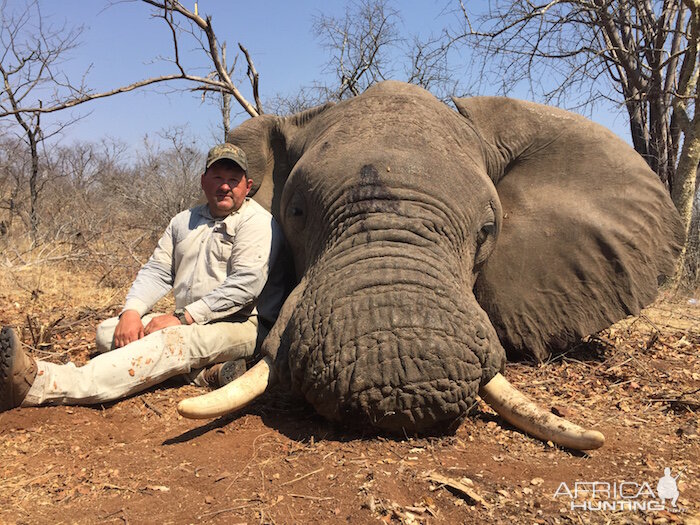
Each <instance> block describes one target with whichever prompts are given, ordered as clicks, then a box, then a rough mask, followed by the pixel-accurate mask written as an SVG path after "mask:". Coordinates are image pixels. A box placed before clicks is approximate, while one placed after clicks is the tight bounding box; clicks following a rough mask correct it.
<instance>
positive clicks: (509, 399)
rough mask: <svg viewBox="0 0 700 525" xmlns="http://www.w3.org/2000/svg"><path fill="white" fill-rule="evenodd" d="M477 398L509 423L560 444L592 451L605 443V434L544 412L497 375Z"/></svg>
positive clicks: (545, 439) (482, 389)
mask: <svg viewBox="0 0 700 525" xmlns="http://www.w3.org/2000/svg"><path fill="white" fill-rule="evenodd" d="M479 395H480V396H481V398H482V399H483V400H484V401H485V402H486V403H488V404H489V406H490V407H491V408H493V409H494V410H495V411H496V412H498V414H499V415H500V416H501V417H502V418H503V419H505V420H506V421H508V422H509V423H511V424H512V425H513V426H515V427H517V428H519V429H520V430H523V431H525V432H527V433H528V434H530V435H532V436H535V437H537V438H540V439H542V440H544V441H552V442H554V443H556V444H557V445H561V446H562V447H566V448H571V449H574V450H593V449H596V448H600V447H602V446H603V443H605V436H603V434H601V433H600V432H598V431H596V430H586V429H585V428H581V427H580V426H578V425H576V424H574V423H571V422H570V421H567V420H566V419H563V418H561V417H558V416H555V415H554V414H552V413H551V412H547V411H545V410H543V409H542V408H540V407H539V406H537V405H536V404H535V403H533V402H532V401H530V400H529V399H528V398H527V397H525V396H524V395H523V394H522V393H520V392H519V391H518V390H516V389H515V387H514V386H513V385H511V384H510V383H509V382H508V380H507V379H506V378H505V377H503V376H502V375H501V374H496V375H495V376H494V377H493V379H491V381H489V382H488V383H487V384H486V385H485V386H483V387H481V390H480V391H479Z"/></svg>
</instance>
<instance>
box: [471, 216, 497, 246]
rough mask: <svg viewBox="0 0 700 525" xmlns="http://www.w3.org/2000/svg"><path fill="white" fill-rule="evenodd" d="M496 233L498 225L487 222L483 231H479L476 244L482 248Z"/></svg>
mask: <svg viewBox="0 0 700 525" xmlns="http://www.w3.org/2000/svg"><path fill="white" fill-rule="evenodd" d="M495 233H496V223H495V222H487V223H486V224H484V225H483V226H482V227H481V229H480V230H479V233H478V234H477V236H476V243H477V244H478V245H479V246H481V245H482V244H484V243H485V242H486V239H488V238H489V237H490V236H491V235H494V234H495Z"/></svg>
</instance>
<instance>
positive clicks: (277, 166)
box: [226, 102, 333, 221]
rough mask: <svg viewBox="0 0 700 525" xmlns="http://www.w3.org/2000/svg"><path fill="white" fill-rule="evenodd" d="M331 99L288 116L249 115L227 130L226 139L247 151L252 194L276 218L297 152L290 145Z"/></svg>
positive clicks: (326, 106) (297, 155)
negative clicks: (249, 116)
mask: <svg viewBox="0 0 700 525" xmlns="http://www.w3.org/2000/svg"><path fill="white" fill-rule="evenodd" d="M331 106H333V103H330V102H329V103H326V104H324V105H321V106H317V107H314V108H311V109H308V110H306V111H302V112H300V113H297V114H295V115H291V116H289V117H278V116H274V115H261V116H259V117H254V118H251V119H249V120H247V121H245V122H244V123H243V124H241V125H240V126H238V127H237V128H235V129H234V130H233V131H231V132H230V133H229V134H228V137H227V138H226V140H227V142H230V143H232V144H235V145H236V146H238V147H239V148H241V149H242V150H243V151H245V153H246V158H247V160H248V175H249V176H250V178H252V179H253V188H252V190H251V193H250V194H251V196H254V197H255V200H256V201H257V202H258V203H260V204H261V205H262V206H263V207H264V208H265V209H267V210H268V211H269V212H270V213H272V215H273V216H274V217H275V218H276V219H277V220H278V221H279V220H280V216H279V206H280V199H281V196H282V190H283V189H284V184H285V182H286V180H287V177H288V176H289V173H290V172H291V170H292V168H293V167H294V164H295V163H296V161H297V160H298V158H299V156H300V153H299V152H293V151H290V148H289V145H290V144H291V143H292V142H293V138H294V136H295V135H296V134H297V133H299V132H300V131H301V130H302V129H303V128H304V127H305V126H306V125H307V124H308V123H309V122H310V121H311V120H312V119H313V118H314V117H315V116H316V115H318V114H319V113H322V112H323V111H325V110H326V109H328V108H329V107H331Z"/></svg>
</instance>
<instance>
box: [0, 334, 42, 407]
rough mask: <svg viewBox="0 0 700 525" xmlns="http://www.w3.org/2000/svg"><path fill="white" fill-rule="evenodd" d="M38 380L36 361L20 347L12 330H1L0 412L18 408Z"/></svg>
mask: <svg viewBox="0 0 700 525" xmlns="http://www.w3.org/2000/svg"><path fill="white" fill-rule="evenodd" d="M35 378H36V361H35V360H34V358H32V357H29V356H28V355H27V354H26V353H25V352H24V350H22V348H21V347H20V344H19V341H18V340H17V336H16V335H15V332H14V331H13V330H12V328H9V327H5V328H3V329H2V330H0V412H4V411H5V410H10V409H11V408H17V407H18V406H20V405H21V404H22V401H24V398H25V397H27V393H28V392H29V389H30V388H31V386H32V383H34V379H35Z"/></svg>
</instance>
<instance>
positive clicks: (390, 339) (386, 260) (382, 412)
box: [281, 230, 504, 433]
mask: <svg viewBox="0 0 700 525" xmlns="http://www.w3.org/2000/svg"><path fill="white" fill-rule="evenodd" d="M382 233H383V232H381V231H377V230H374V231H371V232H362V233H360V234H359V235H368V236H371V237H372V239H370V242H365V243H363V244H354V243H353V238H346V239H345V240H344V241H343V243H342V244H341V245H340V248H338V249H337V250H335V251H331V252H330V253H327V254H326V257H324V259H323V260H322V262H321V263H319V264H318V265H316V266H315V267H314V268H313V271H312V273H311V274H307V277H308V278H309V280H310V281H311V280H313V282H314V286H313V287H308V288H306V290H305V292H304V294H303V296H302V297H301V299H300V301H299V305H298V307H297V309H296V311H295V313H294V315H293V316H292V319H291V321H290V323H289V326H288V328H287V333H288V334H290V335H291V337H290V338H289V340H288V344H289V346H288V348H287V349H286V350H287V351H288V359H287V362H288V369H287V370H284V371H283V373H282V378H281V379H282V381H285V382H286V381H288V382H289V384H290V385H289V386H290V387H291V389H292V390H293V391H295V392H297V393H299V394H301V395H302V396H303V397H304V398H305V399H306V400H307V401H308V402H309V403H311V404H312V405H313V406H314V408H315V409H316V411H317V412H318V413H320V414H322V415H323V416H325V417H326V418H328V419H331V420H335V421H344V422H347V421H351V422H353V421H354V422H358V423H360V424H369V425H371V426H374V427H378V428H380V429H383V430H388V431H391V432H397V433H402V432H404V431H406V432H421V431H426V430H432V429H433V428H435V427H439V426H443V425H451V424H452V423H454V422H455V421H459V420H460V419H461V418H463V417H464V416H465V415H466V414H467V413H468V411H469V409H470V408H471V407H472V406H473V405H474V402H475V399H476V396H477V392H478V389H479V387H480V386H481V385H482V384H483V383H485V382H487V381H488V380H489V379H491V377H493V375H494V374H495V373H496V372H497V371H498V370H500V368H501V366H502V364H503V361H504V352H503V349H502V348H501V346H500V343H499V342H498V339H497V336H496V334H495V331H494V329H493V328H492V327H491V324H490V323H489V321H488V318H487V316H486V314H485V313H484V312H483V311H482V310H481V308H480V307H479V306H478V304H477V303H476V300H475V299H474V297H473V295H472V294H471V290H470V286H469V283H465V282H464V281H463V280H462V278H461V277H462V276H461V275H459V272H456V273H457V275H455V272H454V270H450V262H451V261H448V260H446V259H448V257H449V256H448V255H445V257H444V258H442V259H441V258H438V257H436V256H435V254H434V253H431V250H434V247H432V246H430V245H428V244H427V243H426V246H425V247H417V246H412V247H407V245H406V244H405V243H399V242H395V243H392V241H391V240H390V239H389V237H390V235H391V233H390V234H389V235H382ZM365 241H366V239H365ZM343 247H352V249H347V250H344V249H342V248H343ZM407 248H410V249H407Z"/></svg>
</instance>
